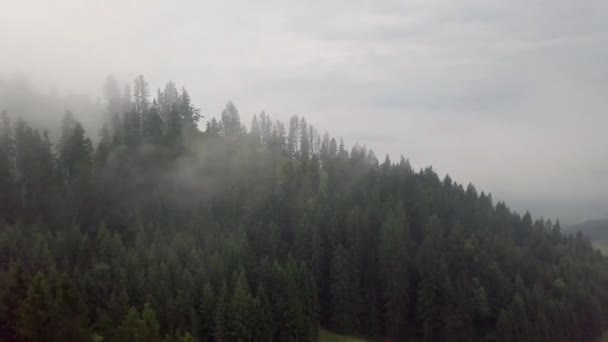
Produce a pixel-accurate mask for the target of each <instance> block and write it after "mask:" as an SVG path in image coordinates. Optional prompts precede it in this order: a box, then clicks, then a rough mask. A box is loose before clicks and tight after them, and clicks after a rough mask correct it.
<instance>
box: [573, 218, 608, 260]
mask: <svg viewBox="0 0 608 342" xmlns="http://www.w3.org/2000/svg"><path fill="white" fill-rule="evenodd" d="M565 231H566V232H573V233H576V232H579V231H580V232H581V233H582V234H583V235H584V236H586V237H588V238H589V240H591V242H592V243H593V245H595V246H597V247H598V248H600V249H601V250H602V251H603V252H608V219H603V220H591V221H587V222H584V223H579V224H576V225H572V226H568V227H566V228H565Z"/></svg>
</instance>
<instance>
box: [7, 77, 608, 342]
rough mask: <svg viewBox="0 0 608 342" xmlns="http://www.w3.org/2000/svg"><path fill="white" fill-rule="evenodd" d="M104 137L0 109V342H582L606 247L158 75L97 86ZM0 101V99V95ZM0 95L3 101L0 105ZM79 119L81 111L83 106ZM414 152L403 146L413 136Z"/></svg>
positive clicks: (594, 317) (607, 303)
mask: <svg viewBox="0 0 608 342" xmlns="http://www.w3.org/2000/svg"><path fill="white" fill-rule="evenodd" d="M104 99H105V102H104V103H105V105H106V107H107V108H106V112H107V118H106V125H105V126H104V127H103V129H102V130H101V133H100V137H99V139H94V140H96V142H95V143H93V142H92V140H91V139H90V137H89V136H88V135H87V133H86V132H85V131H84V129H83V127H82V125H81V124H80V123H79V121H78V120H77V119H76V118H75V115H73V114H72V113H70V112H67V113H66V115H65V117H64V119H63V121H62V122H61V123H57V125H58V126H59V127H61V135H60V138H59V140H58V141H56V142H52V141H51V139H50V138H49V136H48V134H46V133H44V132H40V131H38V130H37V129H36V128H35V123H32V124H30V123H28V122H25V121H24V120H22V119H19V118H12V117H11V118H10V119H9V117H10V113H3V114H2V116H1V118H0V121H1V122H0V221H1V222H0V340H3V341H102V340H103V341H316V339H317V335H318V331H319V328H320V327H324V328H327V329H330V330H332V331H336V332H341V333H347V334H354V335H360V336H365V337H369V338H376V339H379V340H395V341H404V340H407V339H414V340H422V341H447V340H449V341H452V340H453V341H592V340H593V339H594V338H596V337H597V336H599V335H600V334H601V332H602V331H604V330H605V329H606V326H607V323H608V322H607V316H606V314H607V313H608V311H607V309H606V308H608V268H607V266H608V262H607V259H606V258H605V257H604V256H602V255H601V254H600V253H599V252H598V251H596V250H594V249H593V248H592V247H591V245H590V243H589V241H588V240H587V239H585V238H584V237H583V236H582V235H580V234H578V235H565V234H562V233H561V231H560V226H559V223H558V222H551V221H548V220H543V219H537V220H534V219H533V218H532V217H531V215H530V214H529V213H525V214H523V215H520V214H518V213H515V212H513V211H512V210H510V209H509V207H507V205H506V204H505V203H503V202H500V201H498V202H495V201H494V199H493V198H492V196H491V195H489V194H485V193H484V192H481V193H478V191H477V190H476V189H475V187H474V186H473V185H468V186H463V185H462V184H458V183H456V182H455V181H453V180H452V179H450V177H449V176H446V177H445V178H443V179H441V178H440V177H439V176H438V175H437V173H435V172H434V171H433V169H432V168H430V167H428V168H425V169H422V170H420V171H415V170H413V169H412V167H411V166H410V163H409V162H408V160H406V159H404V158H401V160H399V161H398V162H394V161H391V160H390V159H389V158H388V157H386V158H385V159H383V160H381V161H379V160H378V159H377V158H376V156H375V155H374V153H373V152H372V151H370V150H368V149H367V148H365V147H364V146H360V145H355V146H353V147H352V148H347V147H346V146H345V145H344V143H342V142H341V141H340V140H336V139H334V138H332V137H330V136H329V135H328V134H324V135H321V134H319V133H318V131H317V130H316V129H315V128H314V127H313V126H312V125H309V124H308V123H307V122H306V119H305V118H302V117H296V116H294V117H293V118H292V119H291V120H290V122H289V123H288V124H287V125H285V124H283V123H281V122H279V121H275V120H273V119H271V117H270V116H269V115H267V114H265V113H261V114H259V115H256V116H255V117H254V119H253V121H252V123H251V125H250V126H249V127H248V128H246V127H245V125H243V123H241V120H240V116H239V112H238V110H237V108H236V107H235V106H234V104H232V103H228V104H227V106H226V108H225V110H224V111H223V112H222V113H221V116H220V117H219V119H215V118H212V119H210V120H208V121H207V123H206V128H205V129H203V130H200V129H199V121H200V119H201V117H202V116H201V113H200V111H199V110H198V109H196V108H194V107H193V105H192V104H191V100H190V96H189V94H188V92H187V91H186V90H185V89H182V90H178V89H177V87H176V86H175V84H174V83H172V82H169V83H168V84H167V86H166V87H165V88H164V89H163V90H159V91H158V92H157V94H156V96H154V97H153V96H152V95H151V94H150V90H149V87H148V85H147V83H146V81H145V80H144V78H143V77H142V76H139V77H137V78H136V80H135V82H134V84H133V88H132V89H131V88H130V87H125V88H124V89H120V88H119V86H118V85H117V84H116V82H115V81H113V80H112V79H109V80H108V82H107V83H106V85H105V87H104ZM0 107H1V104H0ZM0 109H1V108H0ZM77 114H79V115H86V113H77ZM404 149H406V150H407V146H404Z"/></svg>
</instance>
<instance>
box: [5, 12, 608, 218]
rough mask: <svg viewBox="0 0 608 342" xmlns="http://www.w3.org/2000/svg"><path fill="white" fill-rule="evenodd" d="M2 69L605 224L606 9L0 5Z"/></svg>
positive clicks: (553, 214)
mask: <svg viewBox="0 0 608 342" xmlns="http://www.w3.org/2000/svg"><path fill="white" fill-rule="evenodd" d="M0 13H2V16H1V19H0V73H2V74H4V75H11V74H14V73H24V74H26V75H27V76H28V77H29V78H30V79H32V80H33V81H34V83H37V84H40V85H41V86H42V87H43V88H48V87H49V86H55V87H56V88H57V89H58V90H59V91H60V92H62V93H64V94H67V93H74V92H80V93H87V94H89V95H91V96H99V94H100V93H101V85H102V82H103V79H104V78H105V76H106V75H107V74H108V73H112V74H114V75H115V76H116V77H117V78H118V79H119V80H121V81H124V82H126V81H129V80H131V79H133V78H134V77H135V75H137V74H139V73H141V74H144V75H145V76H146V78H147V79H148V80H149V81H150V83H151V85H152V86H153V87H154V88H156V87H158V86H161V85H162V84H163V83H164V82H166V81H167V80H174V81H175V82H176V83H177V84H178V85H184V86H185V87H186V88H187V89H189V91H190V93H191V95H192V97H193V99H194V101H195V104H196V105H197V106H198V107H200V108H201V109H202V110H203V113H204V114H205V115H206V116H207V117H210V116H213V115H218V114H219V113H220V112H221V109H222V107H223V106H224V105H225V103H226V101H227V100H229V99H232V100H233V101H234V102H235V103H236V105H237V107H238V108H239V110H240V111H241V114H242V116H243V117H244V118H245V119H246V120H247V121H249V119H250V118H251V116H252V115H253V113H257V112H260V111H261V110H266V112H267V113H269V114H270V115H272V116H273V117H277V118H287V117H288V116H291V115H293V114H297V115H305V116H306V117H307V118H308V121H309V122H312V123H313V124H315V125H316V126H317V127H319V128H320V129H323V130H325V129H327V130H329V131H330V132H331V133H332V134H333V135H335V136H342V137H344V139H345V141H346V142H347V143H349V144H352V143H354V142H357V141H358V142H360V143H362V144H366V145H367V146H369V147H371V148H373V149H374V150H375V151H376V153H377V155H379V156H383V155H384V154H386V153H389V154H390V155H391V156H394V157H395V158H398V156H399V155H400V154H403V155H405V156H406V157H409V158H410V160H411V161H412V163H413V165H414V166H415V167H417V168H418V167H423V166H426V165H433V167H434V168H435V170H436V171H437V172H438V173H440V174H441V175H444V174H445V173H449V174H450V175H451V176H452V178H454V179H455V180H457V181H458V182H461V183H465V184H466V183H468V182H473V183H474V184H475V185H476V186H477V188H478V189H479V190H485V191H486V192H491V193H492V194H493V196H494V198H495V199H505V200H507V201H508V203H509V204H510V205H511V207H513V208H515V209H518V210H522V209H525V208H530V209H532V211H533V212H532V213H533V214H534V215H536V216H540V215H543V216H548V217H551V218H555V217H560V218H562V221H563V222H566V223H570V222H575V221H580V220H584V219H587V218H594V217H606V216H608V113H607V110H608V64H607V62H608V1H605V0H584V1H576V0H569V1H562V0H550V1H549V0H546V1H542V0H540V1H530V0H527V1H518V0H515V1H514V0H508V1H507V0H505V1H488V0H459V1H453V0H443V1H439V0H415V1H382V0H378V1H338V0H325V1H286V0H282V1H215V2H213V3H211V2H208V1H201V0H193V1H165V0H163V1H155V0H149V1H145V2H144V1H125V0H121V1H117V0H104V1H101V0H100V1H86V0H55V1H46V0H45V1H42V0H40V1H29V0H21V1H9V0H6V1H0Z"/></svg>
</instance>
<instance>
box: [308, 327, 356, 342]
mask: <svg viewBox="0 0 608 342" xmlns="http://www.w3.org/2000/svg"><path fill="white" fill-rule="evenodd" d="M319 342H365V340H362V339H360V338H358V337H353V336H345V335H338V334H335V333H333V332H331V331H327V330H325V329H321V331H319Z"/></svg>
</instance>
